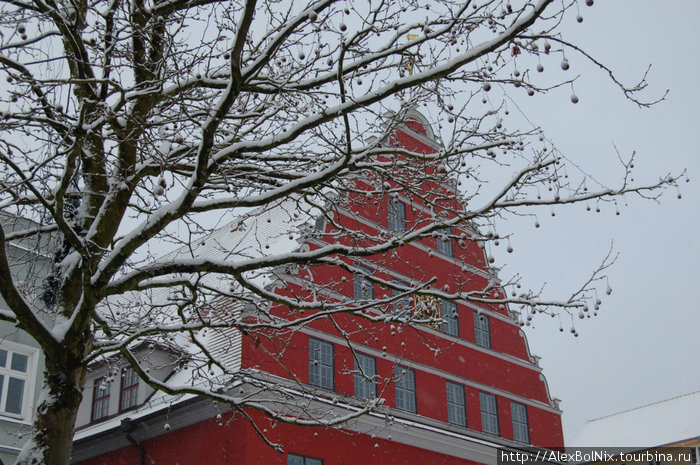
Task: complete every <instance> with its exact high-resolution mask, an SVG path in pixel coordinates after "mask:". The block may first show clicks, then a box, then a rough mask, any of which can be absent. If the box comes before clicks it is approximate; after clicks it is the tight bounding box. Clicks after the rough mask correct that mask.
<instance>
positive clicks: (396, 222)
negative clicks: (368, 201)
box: [387, 199, 406, 234]
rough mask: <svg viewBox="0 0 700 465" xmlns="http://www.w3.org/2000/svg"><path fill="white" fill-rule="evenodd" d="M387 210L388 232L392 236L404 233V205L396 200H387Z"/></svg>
mask: <svg viewBox="0 0 700 465" xmlns="http://www.w3.org/2000/svg"><path fill="white" fill-rule="evenodd" d="M387 209H388V215H387V216H388V219H387V222H388V226H389V231H391V232H393V233H394V234H401V233H404V232H406V204H405V203H403V202H402V201H400V200H398V199H389V201H388V203H387Z"/></svg>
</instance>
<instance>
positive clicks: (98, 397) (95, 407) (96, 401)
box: [91, 376, 111, 421]
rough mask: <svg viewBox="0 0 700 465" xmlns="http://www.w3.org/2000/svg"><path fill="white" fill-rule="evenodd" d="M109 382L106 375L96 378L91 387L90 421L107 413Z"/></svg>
mask: <svg viewBox="0 0 700 465" xmlns="http://www.w3.org/2000/svg"><path fill="white" fill-rule="evenodd" d="M110 388H111V385H110V382H109V381H108V380H107V377H104V376H103V377H102V378H97V379H96V380H95V384H94V385H93V388H92V417H91V418H92V421H97V420H101V419H102V418H105V417H107V416H108V415H109V394H110Z"/></svg>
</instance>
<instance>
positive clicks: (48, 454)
mask: <svg viewBox="0 0 700 465" xmlns="http://www.w3.org/2000/svg"><path fill="white" fill-rule="evenodd" d="M70 352H71V351H70V350H68V349H66V353H68V354H70ZM66 353H64V354H56V356H53V357H51V356H49V354H47V360H46V371H45V372H44V377H45V379H44V387H43V390H42V394H41V396H40V398H39V401H38V405H37V409H36V419H35V421H34V431H33V437H32V439H31V440H30V441H28V442H27V444H25V446H24V448H23V450H22V452H21V453H20V455H19V458H18V459H17V463H18V464H22V465H25V464H26V465H29V464H31V465H39V464H41V465H68V464H70V456H71V449H72V444H73V432H74V428H75V420H76V416H77V414H78V407H79V406H80V402H81V401H82V399H83V391H82V386H83V384H84V381H85V373H86V367H85V366H84V364H83V363H82V362H78V360H79V359H78V357H75V356H66ZM81 358H82V357H81ZM71 360H72V361H74V362H76V363H70V361H71ZM66 362H69V363H66Z"/></svg>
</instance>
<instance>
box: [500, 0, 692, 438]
mask: <svg viewBox="0 0 700 465" xmlns="http://www.w3.org/2000/svg"><path fill="white" fill-rule="evenodd" d="M580 3H581V13H582V15H583V17H584V21H583V23H582V24H578V23H576V21H575V20H574V19H573V16H572V17H571V18H570V21H569V23H568V24H565V25H564V28H563V30H564V31H565V36H564V38H565V39H567V40H569V41H572V42H575V43H577V44H579V45H580V46H582V47H583V48H584V49H585V50H586V51H588V52H590V53H591V54H592V55H593V56H595V57H596V58H598V59H600V61H602V62H603V63H605V64H608V65H609V66H610V67H611V68H612V69H613V70H615V71H616V73H617V74H618V76H619V78H620V79H621V80H623V81H625V82H626V83H630V84H634V83H636V82H637V80H638V79H639V78H640V77H641V76H642V75H643V73H644V71H645V70H646V68H647V66H648V65H649V64H652V68H651V71H650V73H649V76H648V82H649V91H648V92H647V94H646V95H648V96H649V97H650V98H653V97H655V96H661V95H663V93H664V92H665V90H666V89H670V93H669V95H668V97H667V98H666V101H665V102H662V103H660V104H658V105H656V106H654V107H653V108H651V109H640V108H638V107H637V106H636V105H635V104H633V103H630V102H629V101H627V100H625V99H624V97H623V95H622V94H621V92H620V91H619V90H618V89H617V88H616V87H615V86H614V84H612V83H611V82H610V80H609V79H608V78H607V75H606V73H604V72H602V71H599V70H596V69H595V67H593V66H591V65H590V64H588V63H586V62H585V60H584V59H582V58H581V57H579V56H575V55H573V54H569V55H568V58H569V61H570V62H571V68H572V71H573V72H574V73H577V74H578V73H579V72H580V73H581V74H582V76H581V78H580V79H579V80H578V81H577V82H576V84H575V91H576V94H577V95H578V96H579V97H580V103H579V104H577V105H573V104H571V102H570V101H569V100H568V99H569V95H570V94H571V90H570V89H561V90H559V91H555V92H553V93H552V94H551V95H549V96H547V97H545V98H539V99H532V100H530V102H531V103H530V102H528V101H527V100H524V99H523V100H522V105H520V106H521V108H522V110H523V112H524V113H525V114H526V116H527V117H528V118H529V119H530V120H532V121H533V122H536V123H538V124H539V125H540V126H542V127H543V128H544V129H545V131H546V134H547V136H548V138H549V139H550V140H551V141H553V142H554V143H555V144H556V145H557V147H558V149H559V150H560V151H561V152H563V153H564V155H565V156H566V157H567V158H568V159H569V160H571V161H573V162H575V163H576V164H578V165H579V166H581V168H582V169H584V170H585V171H587V172H590V173H591V174H593V175H594V177H596V178H598V179H599V180H601V182H604V183H609V182H611V181H612V180H614V179H616V178H617V179H619V178H620V175H621V171H619V169H618V166H619V165H618V164H616V162H615V159H616V157H617V156H616V154H615V150H614V146H615V147H617V149H618V150H619V151H620V153H621V154H622V155H629V154H631V153H632V152H633V151H636V153H637V161H636V163H635V171H636V174H635V178H636V180H637V181H643V180H645V179H647V180H651V181H653V180H655V179H658V178H659V177H660V176H664V175H665V174H667V173H669V172H671V173H679V172H681V171H682V170H683V169H686V168H687V170H688V176H689V178H690V182H689V183H685V182H683V183H682V185H681V186H680V187H681V189H680V193H681V194H682V199H680V200H679V199H678V198H677V196H678V192H677V191H668V192H667V193H666V194H665V195H664V196H663V199H662V201H661V203H660V204H657V203H654V202H650V201H643V200H641V199H638V198H633V197H630V198H629V199H626V200H627V205H620V212H621V214H620V216H617V215H615V208H614V206H610V205H607V206H603V207H602V212H601V213H598V214H596V213H594V212H591V213H589V212H587V211H586V209H585V207H584V206H574V207H572V208H569V209H567V210H566V211H564V210H561V211H558V212H557V216H556V217H555V218H551V217H550V215H549V214H544V215H542V216H540V218H539V221H540V223H542V227H541V228H539V229H535V228H534V226H533V224H534V221H533V220H532V219H527V220H523V221H521V222H515V221H510V222H509V224H508V225H507V227H508V229H513V230H514V231H515V236H514V240H513V246H514V247H515V249H516V253H514V254H512V255H509V256H507V257H506V256H503V257H502V258H503V261H502V263H503V262H505V261H506V259H507V266H506V267H505V268H504V271H503V273H502V275H508V274H513V273H516V272H519V273H521V274H522V275H523V276H524V279H525V281H526V282H527V283H529V284H531V285H532V286H537V284H538V283H542V282H544V281H546V282H547V287H546V289H547V291H548V292H549V294H550V295H557V294H559V295H562V296H564V295H566V294H565V293H566V292H567V291H571V290H572V289H574V288H575V287H576V285H577V284H581V283H582V282H583V281H584V280H585V279H586V278H587V277H588V276H589V275H590V272H591V271H592V270H593V269H594V268H595V266H596V265H597V263H599V261H600V260H601V259H602V258H603V257H604V256H605V254H606V253H607V251H608V249H609V247H610V244H611V242H613V241H614V250H615V251H616V252H619V254H620V256H619V258H618V260H617V263H616V264H615V265H614V267H613V268H612V269H611V270H610V271H609V273H608V275H609V276H610V285H611V287H612V288H613V293H612V295H610V296H605V295H604V296H603V297H604V299H603V300H604V301H603V306H602V308H601V311H600V312H599V315H598V316H597V317H595V318H591V319H587V320H584V321H581V322H579V321H578V320H577V321H576V327H577V330H578V332H579V334H580V336H579V337H578V338H574V337H573V336H572V335H571V334H570V333H569V332H568V329H569V328H570V324H569V325H567V324H566V321H565V325H564V326H565V328H566V329H567V331H565V332H564V333H560V332H559V321H558V320H552V319H550V318H548V317H544V318H543V317H539V318H538V319H536V320H535V322H534V323H535V325H534V326H535V328H534V329H532V328H530V329H528V330H527V334H528V338H529V342H530V348H531V351H532V352H533V353H534V354H537V355H540V356H542V361H541V365H542V366H543V367H544V372H545V376H546V377H547V379H548V382H549V387H550V392H551V394H552V395H553V396H554V397H558V398H561V399H562V401H563V402H562V404H561V407H562V409H563V410H564V417H563V419H564V433H565V436H566V439H567V442H571V441H572V440H573V439H574V437H575V435H576V433H577V432H578V429H579V428H580V427H581V426H582V425H583V423H584V422H585V421H586V420H590V419H593V418H598V417H601V416H605V415H609V414H611V413H615V412H618V411H622V410H625V409H630V408H634V407H637V406H640V405H643V404H647V403H651V402H655V401H658V400H662V399H665V398H669V397H673V396H677V395H680V394H684V393H688V392H693V391H697V390H699V389H700V370H698V361H697V353H698V349H697V345H698V344H697V341H698V340H699V339H700V338H698V335H699V334H700V311H698V310H700V305H699V304H698V301H697V298H696V296H695V295H694V294H693V289H696V288H697V287H698V286H700V264H699V262H700V260H699V259H700V246H699V244H700V241H698V240H697V239H696V237H695V235H696V234H697V229H698V212H700V205H699V204H700V182H699V181H700V177H699V176H700V169H699V168H700V166H699V165H700V162H699V161H698V156H697V152H698V150H697V143H698V142H697V141H698V140H700V124H698V123H699V122H700V118H698V116H697V115H698V110H699V109H700V93H699V92H698V86H700V79H699V78H700V65H699V64H698V56H699V53H698V49H699V48H700V29H698V28H697V25H696V21H697V18H698V17H700V2H699V1H697V0H674V1H673V2H658V1H651V0H614V1H602V0H596V2H595V5H594V6H593V7H592V8H587V7H585V6H583V2H580ZM696 177H697V179H695V178H696ZM503 255H505V254H503ZM679 439H680V438H679Z"/></svg>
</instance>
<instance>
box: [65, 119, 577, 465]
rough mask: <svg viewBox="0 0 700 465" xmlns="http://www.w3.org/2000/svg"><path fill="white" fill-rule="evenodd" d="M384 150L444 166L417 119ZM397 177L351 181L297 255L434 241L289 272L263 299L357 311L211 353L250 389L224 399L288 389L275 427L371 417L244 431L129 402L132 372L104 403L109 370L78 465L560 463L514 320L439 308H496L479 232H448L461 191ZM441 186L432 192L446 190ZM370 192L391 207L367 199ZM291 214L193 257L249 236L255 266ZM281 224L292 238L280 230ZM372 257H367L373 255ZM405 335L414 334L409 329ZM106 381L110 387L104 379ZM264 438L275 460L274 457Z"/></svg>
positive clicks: (272, 215)
mask: <svg viewBox="0 0 700 465" xmlns="http://www.w3.org/2000/svg"><path fill="white" fill-rule="evenodd" d="M386 144H387V145H389V146H395V147H402V148H405V149H407V150H409V151H412V152H422V153H428V154H430V153H434V152H436V151H437V150H439V147H438V146H437V144H436V142H435V141H434V140H433V138H432V131H431V128H430V127H429V126H428V125H427V122H426V121H425V120H424V119H423V117H422V116H421V115H420V114H418V113H413V114H411V115H410V116H409V118H408V119H407V122H406V124H405V125H404V126H402V127H401V128H400V129H399V130H397V131H396V133H395V136H394V137H393V138H391V139H390V140H388V141H386ZM381 160H382V159H381V158H380V161H381ZM386 160H389V159H386ZM396 169H397V176H396V179H393V180H381V181H380V180H376V179H359V178H358V179H355V180H354V182H355V186H354V193H351V194H350V195H348V196H347V198H344V199H342V201H341V202H340V205H341V206H340V207H338V208H334V209H333V210H332V211H328V212H325V214H326V215H327V217H326V218H325V219H324V218H323V216H322V215H319V218H316V219H315V221H314V226H313V230H312V231H306V232H305V233H304V234H303V239H302V240H301V241H300V243H297V245H296V246H297V247H301V248H302V249H303V250H311V251H313V250H316V249H320V248H322V247H324V246H327V245H328V244H337V243H341V244H346V245H348V246H352V245H356V242H354V241H355V240H356V239H355V236H353V235H352V234H351V231H362V232H363V233H364V236H363V240H365V241H367V239H366V238H367V237H371V236H376V237H377V238H382V240H384V241H385V240H386V238H387V237H391V235H392V234H394V235H396V236H397V237H400V236H401V235H403V234H408V233H411V234H413V233H416V234H419V233H420V229H421V228H422V227H423V225H428V224H431V223H433V222H435V221H441V222H443V223H444V224H445V227H444V228H443V229H441V230H440V231H439V232H438V233H437V234H426V235H425V236H424V237H420V238H419V239H418V240H416V241H414V242H410V243H407V244H405V245H402V246H401V247H399V248H398V249H396V250H395V251H389V252H382V253H377V254H374V255H368V256H366V257H362V258H353V259H352V260H350V259H345V258H338V260H339V263H340V264H341V266H337V264H336V265H332V264H328V265H327V266H313V267H305V266H303V264H302V265H300V266H298V267H295V268H293V269H290V268H288V269H285V270H283V271H280V273H278V274H277V275H276V276H275V280H274V284H273V285H269V282H268V289H270V290H273V291H274V292H275V293H276V294H278V295H280V296H286V297H287V298H289V299H292V300H293V299H298V301H299V302H309V301H315V302H319V301H322V302H324V305H327V306H328V307H327V308H328V309H330V310H332V308H333V305H334V304H337V303H347V302H351V305H355V306H356V308H357V312H358V313H348V312H338V313H335V314H333V316H332V318H331V317H328V316H326V317H323V318H318V319H314V318H313V315H314V312H313V311H312V310H311V311H307V313H303V312H304V311H305V310H304V308H302V307H303V305H300V307H299V308H293V309H290V308H288V307H286V306H276V307H272V308H271V309H269V319H271V320H272V321H285V320H290V319H298V318H303V316H302V315H308V317H309V318H308V320H309V321H308V322H306V323H305V324H303V325H296V326H294V327H291V328H289V329H286V330H283V331H279V330H276V331H274V332H272V331H266V330H265V329H261V330H260V331H256V332H254V333H247V334H243V335H241V334H240V333H237V334H236V335H235V336H232V335H230V334H229V337H228V338H225V339H223V338H221V337H215V336H212V337H210V338H209V343H210V344H212V347H216V348H215V350H218V351H219V353H221V354H223V355H224V358H225V359H226V360H227V363H229V366H228V369H229V370H230V371H237V372H240V373H246V377H239V378H237V379H238V380H237V381H236V382H235V383H233V384H230V385H227V386H226V388H225V389H224V390H223V391H227V392H235V393H236V394H237V395H239V396H241V397H243V396H247V395H251V396H253V395H263V394H261V393H267V392H268V391H270V387H271V386H275V387H276V388H279V387H280V386H282V387H283V389H276V390H275V393H274V394H271V393H270V394H268V395H269V396H272V397H274V396H277V397H274V398H275V399H277V400H279V401H280V404H279V406H278V408H279V410H280V411H282V410H288V412H286V413H287V414H288V415H290V416H297V417H305V418H309V417H313V418H319V419H320V420H321V421H322V422H325V421H332V420H333V419H337V418H339V417H344V416H347V415H352V414H353V412H358V411H362V409H364V408H366V407H367V406H368V405H372V406H374V408H373V409H372V411H371V412H370V413H367V414H365V415H362V416H359V417H357V418H354V419H352V420H349V421H348V422H346V423H344V424H343V425H342V426H341V427H333V428H331V427H320V426H314V427H310V426H299V425H290V424H285V423H283V422H280V421H275V420H273V419H270V418H269V417H267V416H266V415H265V414H263V413H260V412H258V411H255V410H253V409H247V410H246V411H245V412H246V413H247V415H249V418H246V417H245V415H243V414H242V413H241V412H237V413H233V412H231V411H230V410H229V409H227V408H226V407H224V406H223V405H215V404H213V403H212V402H211V400H209V399H204V398H201V397H198V396H196V395H190V396H189V397H181V398H177V399H175V398H170V397H168V396H165V395H163V394H162V393H153V392H152V391H151V390H149V389H150V388H148V387H147V386H145V385H144V386H142V387H141V392H140V393H139V394H138V395H137V393H136V392H135V391H134V389H135V387H134V386H135V385H134V379H133V375H132V374H131V373H129V372H128V371H126V375H125V374H124V373H125V372H124V370H128V369H126V368H120V369H121V370H122V377H121V378H122V381H123V380H124V379H126V380H128V381H123V382H126V383H127V384H126V385H125V386H122V387H120V388H119V389H117V386H114V387H112V388H111V389H110V388H106V389H105V385H104V384H100V382H101V381H100V380H102V379H106V378H104V376H106V375H105V370H106V368H100V367H97V368H96V369H95V372H94V374H93V378H94V379H92V378H91V380H89V381H88V384H87V385H88V386H90V390H89V391H88V392H86V393H85V404H86V405H85V409H84V413H83V414H82V416H80V417H79V423H80V422H82V425H79V429H78V432H77V434H76V439H75V444H74V461H75V462H78V463H81V464H85V465H97V464H122V463H124V464H126V463H129V464H137V463H156V464H206V463H212V464H227V463H230V464H240V465H247V464H287V465H320V464H323V465H343V464H344V465H352V464H364V465H374V464H376V465H380V464H381V465H384V464H387V463H395V464H403V463H428V464H445V465H447V464H460V463H464V464H468V463H495V460H496V450H497V449H498V448H510V449H517V448H519V447H522V446H525V445H529V446H536V447H545V448H562V447H563V434H562V427H561V418H560V416H561V412H560V410H559V408H558V405H557V404H556V402H555V401H554V400H552V398H551V397H550V395H549V393H548V390H547V386H546V381H545V379H544V377H543V375H542V371H541V369H540V368H539V366H538V364H537V360H536V358H534V357H532V356H531V355H530V353H529V351H528V346H527V341H526V338H525V335H524V333H523V332H522V331H521V329H520V326H519V324H518V321H517V318H516V317H515V316H513V315H512V314H511V313H510V312H509V309H508V308H507V306H504V305H502V304H501V305H499V304H495V303H488V302H484V303H480V302H478V299H471V300H470V299H455V300H448V299H445V298H441V297H440V293H444V294H445V295H447V294H454V293H462V294H465V295H466V294H469V293H474V294H473V295H480V296H482V297H484V296H485V297H487V298H486V299H485V300H488V298H490V299H496V300H497V299H499V298H502V297H503V292H504V291H503V289H502V288H500V285H499V282H498V279H497V276H495V272H494V270H493V269H492V268H491V267H490V266H489V263H488V259H487V257H486V255H485V252H484V250H483V249H482V248H481V247H480V246H479V244H478V242H477V241H475V240H471V239H472V236H473V235H474V231H473V230H469V229H468V228H464V227H458V226H456V225H455V226H451V225H449V223H450V220H451V218H453V217H454V212H455V211H459V210H460V209H463V208H464V206H463V205H461V204H460V203H459V201H458V200H457V195H455V191H454V189H455V186H454V185H453V184H451V183H449V182H445V183H442V182H434V181H432V180H431V178H429V179H427V180H426V181H425V182H424V183H422V184H421V185H420V186H417V187H415V189H414V188H411V189H410V190H407V189H405V188H404V186H406V185H408V184H405V183H407V182H408V181H410V180H407V179H405V178H404V177H402V171H401V163H397V164H396ZM439 171H440V170H439V169H437V170H436V172H435V173H433V174H434V176H433V177H432V179H438V178H439V177H440V174H441V173H440V172H439ZM380 191H384V192H385V195H381V194H377V193H378V192H380ZM426 198H429V200H430V202H426ZM438 199H440V200H438ZM429 203H430V204H433V205H438V206H440V207H438V208H435V207H432V208H431V207H429V206H428V204H429ZM436 210H437V211H436ZM289 212H290V209H289V206H288V205H285V206H282V205H281V204H280V210H279V211H270V210H266V211H261V212H259V215H257V216H256V214H250V215H247V216H246V218H245V219H244V220H241V221H240V222H239V223H236V225H235V226H234V227H231V226H230V225H229V226H226V227H224V228H222V231H225V232H226V234H227V235H226V239H223V237H224V233H223V232H222V233H220V235H221V237H218V236H217V235H216V233H215V234H214V235H213V237H212V238H209V239H207V240H206V241H202V242H203V243H204V242H206V243H209V244H210V245H209V246H206V245H205V246H202V247H212V246H211V243H215V244H219V245H221V246H222V247H224V246H225V244H226V243H227V242H226V241H229V242H228V243H232V242H231V241H233V240H234V239H232V236H231V234H234V235H235V234H242V232H241V230H244V229H245V230H246V231H247V234H249V235H250V236H251V237H254V238H255V241H256V243H257V244H259V246H260V253H263V254H264V253H266V252H265V249H267V248H270V244H268V243H267V240H268V238H267V237H266V236H270V235H271V234H273V233H272V231H275V232H274V234H275V235H276V237H277V238H280V237H282V235H281V234H280V231H282V233H283V234H285V235H287V233H288V232H290V231H291V228H292V226H293V228H294V229H295V231H297V232H298V229H297V226H298V225H296V224H294V223H295V221H294V214H293V213H291V214H290V213H289ZM287 215H290V216H289V217H288V219H289V221H286V220H285V218H287ZM287 223H288V224H289V225H291V226H288V227H287V229H288V230H287V229H284V230H280V229H279V227H278V226H279V225H281V224H287ZM239 225H242V226H241V227H240V228H239ZM276 227H277V228H278V229H275V228H276ZM338 232H340V233H339V234H338ZM290 234H291V233H290ZM368 235H369V236H368ZM283 239H284V238H282V239H280V240H283ZM289 239H290V240H291V237H289ZM294 239H295V240H296V239H297V238H296V237H295V238H294ZM236 240H238V239H236ZM270 242H271V243H272V242H274V240H271V241H270ZM278 242H279V241H278ZM370 242H371V241H370ZM370 242H368V243H367V244H366V245H367V246H371V245H373V244H371V243H370ZM380 242H381V241H377V243H380ZM241 243H242V240H239V241H238V242H236V244H241ZM299 244H301V245H299ZM275 247H276V246H272V249H275ZM202 250H204V249H202ZM268 279H269V277H268ZM404 289H405V290H404ZM482 300H484V299H482ZM352 302H354V303H352ZM365 302H366V303H367V304H366V305H365V304H364V303H365ZM222 305H223V304H222ZM408 320H413V321H412V323H411V324H410V325H409V324H407V322H408ZM217 344H219V346H217ZM163 357H165V358H167V355H163ZM155 365H156V364H154V366H155ZM158 366H161V367H162V366H164V365H163V364H160V365H158ZM101 370H102V371H101ZM109 370H110V371H113V372H114V373H118V371H114V368H113V367H111V368H109ZM160 376H161V379H164V380H167V379H169V378H168V377H169V376H170V375H169V374H168V373H166V372H165V371H163V373H162V375H160ZM116 378H118V377H116ZM111 384H112V385H116V384H117V381H116V380H114V379H112V380H111ZM93 386H94V388H93ZM300 387H303V389H300ZM124 389H127V390H129V399H130V401H129V402H128V404H131V405H127V407H128V408H122V406H123V405H126V404H124V402H123V401H119V402H117V399H118V398H117V396H122V394H123V392H122V391H124ZM105 391H106V393H105ZM223 391H222V392H223ZM110 395H111V396H114V398H115V400H114V402H113V404H118V406H117V407H115V406H114V405H113V406H112V408H111V410H110V408H109V404H108V405H107V407H105V399H107V398H108V397H109V396H110ZM282 397H284V401H285V402H282ZM269 398H270V397H268V400H269ZM119 399H121V397H119ZM132 399H138V401H136V402H134V401H133V400H132ZM377 399H382V401H378V400H377ZM108 400H109V399H107V401H108ZM122 400H123V399H122ZM98 401H99V405H98V406H97V407H96V404H95V402H98ZM290 405H291V407H290ZM95 408H98V409H99V411H98V413H97V414H95ZM88 412H91V413H90V414H89V415H88ZM81 419H82V420H81ZM253 425H256V427H257V428H258V431H256V430H255V427H254V426H253ZM263 436H264V437H265V438H266V439H267V441H269V442H271V443H274V444H278V445H280V446H281V447H282V450H283V451H282V452H279V451H276V450H275V448H273V447H271V446H270V445H269V444H267V443H266V442H265V441H263V440H262V439H261V438H262V437H263Z"/></svg>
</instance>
